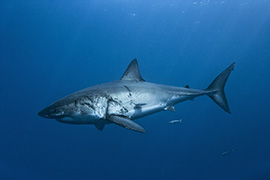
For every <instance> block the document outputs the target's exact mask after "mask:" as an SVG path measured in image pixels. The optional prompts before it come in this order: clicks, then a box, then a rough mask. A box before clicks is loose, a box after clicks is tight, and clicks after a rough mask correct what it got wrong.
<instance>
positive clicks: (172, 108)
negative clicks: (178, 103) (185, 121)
mask: <svg viewBox="0 0 270 180" xmlns="http://www.w3.org/2000/svg"><path fill="white" fill-rule="evenodd" d="M164 110H165V111H172V112H175V108H174V106H168V107H166V108H165V109H164Z"/></svg>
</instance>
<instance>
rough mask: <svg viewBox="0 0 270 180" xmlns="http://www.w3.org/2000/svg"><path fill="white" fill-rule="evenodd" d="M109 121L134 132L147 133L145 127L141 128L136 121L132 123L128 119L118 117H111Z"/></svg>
mask: <svg viewBox="0 0 270 180" xmlns="http://www.w3.org/2000/svg"><path fill="white" fill-rule="evenodd" d="M108 120H109V121H111V122H113V123H115V124H117V125H119V126H122V127H124V128H127V129H130V130H132V131H137V132H140V133H145V130H144V128H143V127H141V126H140V125H139V124H137V123H135V122H134V121H132V120H130V119H128V118H125V117H121V116H116V115H111V116H109V118H108Z"/></svg>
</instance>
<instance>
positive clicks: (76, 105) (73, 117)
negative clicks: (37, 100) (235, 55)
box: [38, 59, 235, 133]
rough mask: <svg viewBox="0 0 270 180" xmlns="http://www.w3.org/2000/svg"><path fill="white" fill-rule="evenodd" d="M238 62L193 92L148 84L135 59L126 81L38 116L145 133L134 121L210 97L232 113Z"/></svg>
mask: <svg viewBox="0 0 270 180" xmlns="http://www.w3.org/2000/svg"><path fill="white" fill-rule="evenodd" d="M234 65H235V62H234V63H232V64H231V65H230V66H229V67H227V68H226V69H225V70H224V71H223V72H222V73H220V74H219V75H218V76H217V77H216V78H215V79H214V80H213V82H212V83H211V84H210V85H209V86H208V87H207V88H206V89H192V88H190V87H189V86H188V85H187V86H185V87H176V86H168V85H162V84H155V83H150V82H146V81H145V80H144V79H143V78H142V76H141V74H140V71H139V67H138V62H137V60H136V59H134V60H132V61H131V63H130V64H129V66H128V68H127V69H126V71H125V72H124V74H123V76H122V78H121V79H120V80H117V81H113V82H108V83H104V84H99V85H95V86H92V87H89V88H86V89H83V90H80V91H77V92H75V93H72V94H70V95H68V96H66V97H64V98H62V99H59V100H57V101H56V102H54V103H52V104H51V105H49V106H48V107H46V108H44V109H43V110H41V111H40V112H39V113H38V115H39V116H41V117H44V118H49V119H55V120H57V121H59V122H62V123H69V124H94V125H95V126H96V128H97V129H98V130H100V131H101V130H103V128H104V126H105V125H106V124H117V125H119V126H122V127H124V128H127V129H129V130H133V131H136V132H140V133H145V132H146V131H145V129H144V128H143V127H142V126H141V125H139V124H138V123H136V122H134V120H136V119H139V118H141V117H144V116H147V115H150V114H153V113H157V112H160V111H173V112H174V111H175V104H177V103H181V102H184V101H187V100H193V99H194V98H196V97H198V96H203V95H207V96H209V97H210V98H211V99H212V100H213V101H214V102H215V103H216V104H217V105H218V106H220V107H221V108H222V109H223V110H224V111H226V112H227V113H231V111H230V108H229V106H228V103H227V99H226V96H225V92H224V87H225V84H226V82H227V79H228V77H229V75H230V74H231V71H232V70H233V69H234Z"/></svg>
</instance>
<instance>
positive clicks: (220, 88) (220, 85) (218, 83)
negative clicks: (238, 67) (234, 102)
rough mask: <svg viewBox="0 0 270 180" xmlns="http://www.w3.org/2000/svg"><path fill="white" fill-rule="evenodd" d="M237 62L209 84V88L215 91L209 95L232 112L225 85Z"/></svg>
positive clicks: (223, 107) (227, 110)
mask: <svg viewBox="0 0 270 180" xmlns="http://www.w3.org/2000/svg"><path fill="white" fill-rule="evenodd" d="M234 65H235V62H234V63H232V64H231V65H230V66H229V67H228V68H227V69H225V70H224V71H223V72H222V73H220V74H219V75H218V76H217V77H216V79H215V80H214V81H213V82H212V83H211V84H210V85H209V86H208V88H207V90H209V91H213V93H210V94H208V96H209V97H210V98H211V99H212V100H213V101H214V102H215V103H217V105H219V106H220V107H221V108H222V109H224V110H225V111H226V112H228V113H231V111H230V108H229V105H228V103H227V99H226V96H225V93H224V87H225V84H226V82H227V80H228V77H229V76H230V74H231V72H232V71H233V69H234Z"/></svg>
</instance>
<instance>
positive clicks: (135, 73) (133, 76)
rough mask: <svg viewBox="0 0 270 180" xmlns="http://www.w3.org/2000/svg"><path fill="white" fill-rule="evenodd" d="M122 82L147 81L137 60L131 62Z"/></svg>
mask: <svg viewBox="0 0 270 180" xmlns="http://www.w3.org/2000/svg"><path fill="white" fill-rule="evenodd" d="M121 80H134V81H145V80H144V79H143V78H142V77H141V74H140V72H139V67H138V62H137V59H133V60H132V61H131V63H130V64H129V66H128V68H127V69H126V71H125V73H124V75H123V76H122V78H121Z"/></svg>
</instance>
